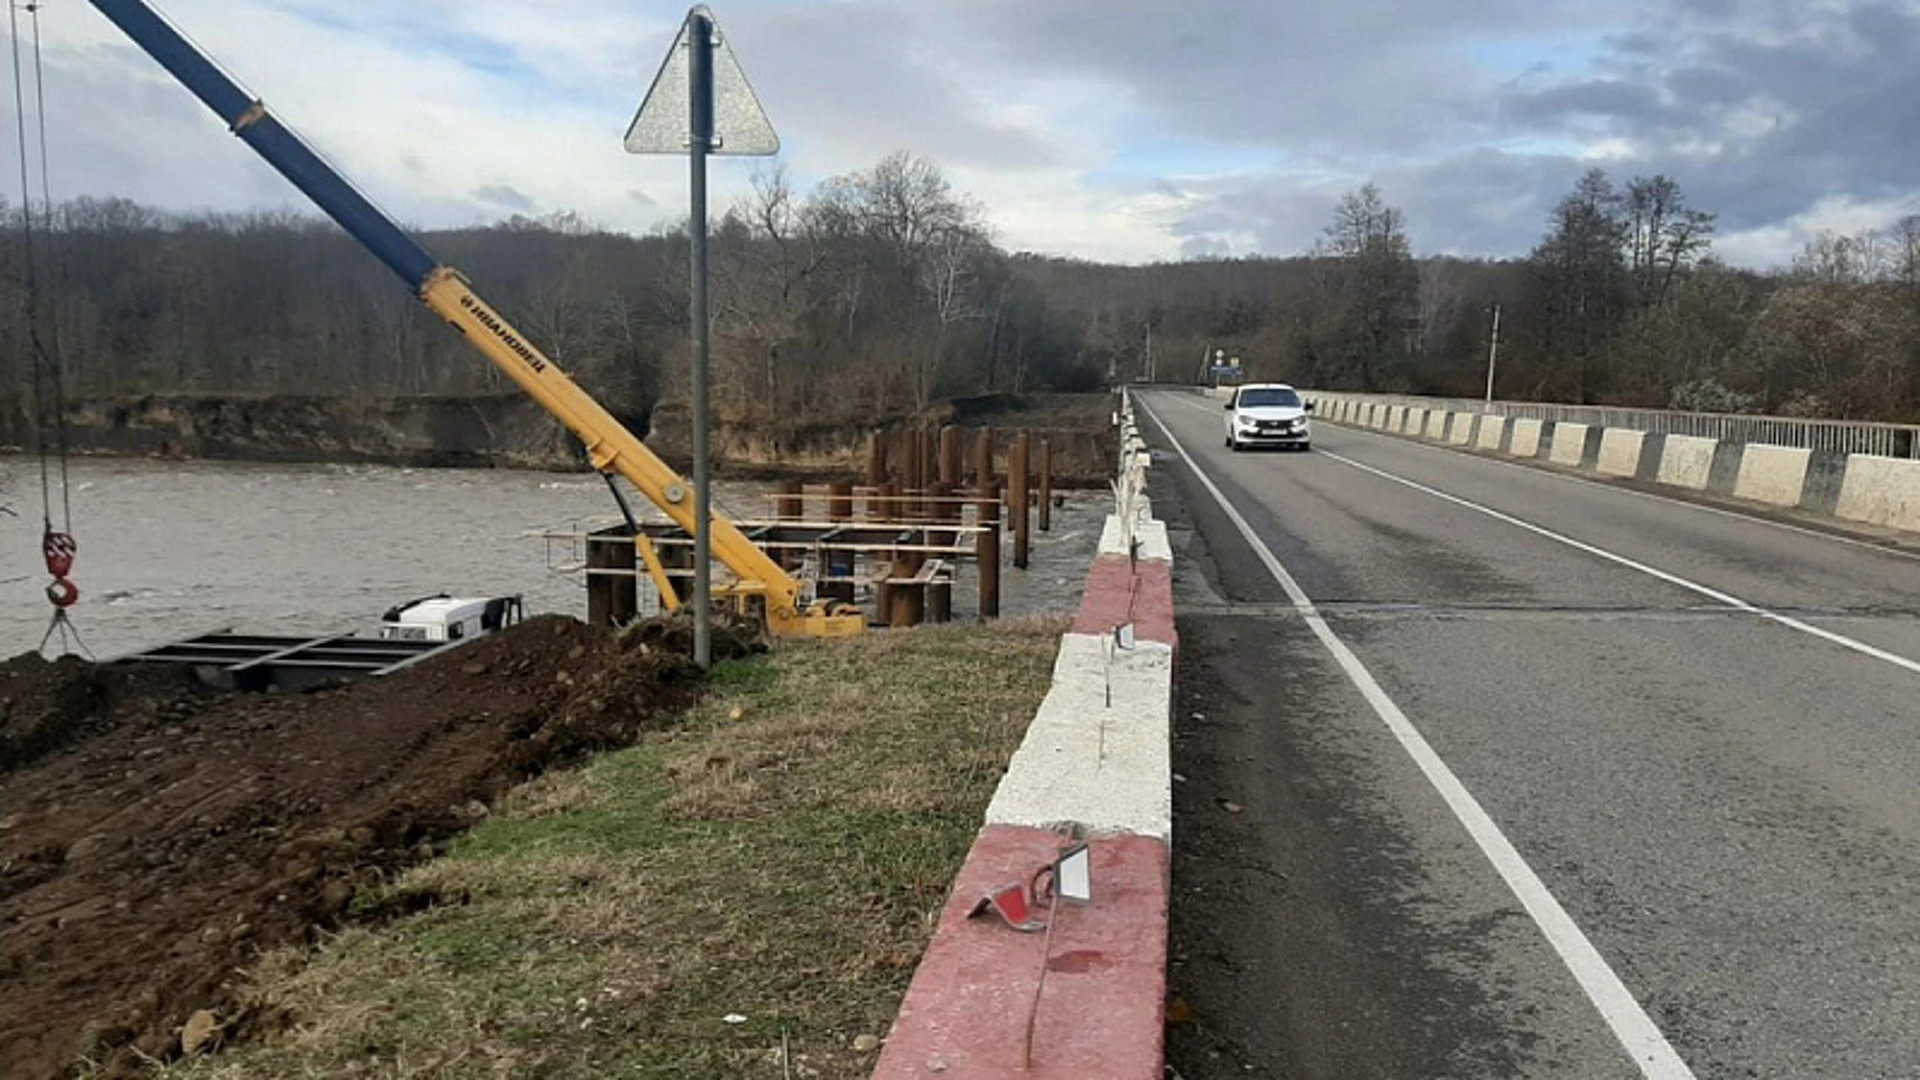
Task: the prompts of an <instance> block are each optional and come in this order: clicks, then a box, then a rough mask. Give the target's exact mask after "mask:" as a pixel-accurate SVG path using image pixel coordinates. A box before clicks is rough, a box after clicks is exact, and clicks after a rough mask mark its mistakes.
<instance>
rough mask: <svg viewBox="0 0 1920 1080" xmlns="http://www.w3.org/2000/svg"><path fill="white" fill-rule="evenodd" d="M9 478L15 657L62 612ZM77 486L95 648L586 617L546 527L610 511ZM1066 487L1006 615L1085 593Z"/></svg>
mask: <svg viewBox="0 0 1920 1080" xmlns="http://www.w3.org/2000/svg"><path fill="white" fill-rule="evenodd" d="M0 474H4V475H5V477H6V481H7V482H6V494H5V496H4V498H3V499H0V502H4V504H5V505H7V506H9V507H11V509H12V511H13V513H14V514H15V515H17V516H13V517H0V655H4V656H13V655H17V654H19V653H22V652H26V651H29V650H32V649H34V648H35V647H36V646H38V645H39V643H40V641H41V637H42V635H43V634H45V633H46V631H47V621H48V615H49V613H50V612H51V610H52V609H51V608H50V607H49V605H48V603H47V600H46V597H45V595H44V593H43V592H42V589H43V587H44V586H45V584H46V581H47V577H46V571H45V567H44V565H43V564H42V562H41V557H40V525H41V510H40V507H41V499H40V478H39V472H38V467H37V465H36V464H35V463H34V462H33V461H31V460H26V459H8V460H0ZM71 491H72V506H73V532H74V535H75V536H76V538H77V539H78V540H79V542H80V553H79V558H78V559H77V560H76V562H75V564H74V570H73V574H72V577H73V580H74V582H75V583H76V584H77V585H78V586H79V587H80V589H81V600H80V603H79V604H78V605H77V606H76V607H75V608H74V609H73V621H74V623H75V625H76V626H77V628H78V629H79V631H80V633H81V634H82V635H83V637H84V639H85V642H86V644H87V646H88V647H89V648H90V649H91V650H92V651H93V653H94V654H95V655H96V656H98V657H100V658H102V659H106V658H110V657H113V656H116V655H120V654H124V653H126V652H130V651H134V650H138V649H143V648H147V647H151V646H154V645H158V644H162V643H164V642H167V641H172V640H175V639H178V638H182V637H188V636H191V635H194V634H197V633H204V632H207V631H212V630H221V629H232V630H238V631H247V632H258V633H272V634H308V633H311V634H315V635H319V634H328V633H345V632H353V631H361V632H371V631H372V628H373V627H374V625H375V624H376V622H377V620H378V619H379V617H380V613H381V612H382V611H383V610H385V609H386V608H387V607H388V606H390V605H392V604H393V603H395V602H397V601H399V600H403V599H407V598H411V597H415V596H421V595H426V594H431V593H437V592H442V591H447V592H454V593H461V594H474V595H480V594H485V595H499V594H506V593H518V594H520V595H521V596H523V597H524V598H525V601H526V605H527V609H528V613H529V614H534V613H539V612H560V613H565V614H570V615H576V616H584V615H585V614H586V591H585V579H584V577H583V576H582V575H581V574H580V573H579V572H578V571H577V570H575V569H573V567H574V566H575V565H576V564H577V562H578V552H577V551H576V550H575V549H574V546H573V545H571V544H569V543H567V542H564V541H552V540H547V539H543V538H542V534H543V533H547V532H565V531H571V530H574V529H577V528H580V527H582V526H591V527H597V526H599V525H603V524H607V523H609V522H611V521H612V520H615V518H614V517H613V515H614V514H615V513H616V511H615V508H614V506H613V501H612V499H611V497H610V496H609V495H608V493H607V489H606V485H605V484H604V482H602V481H601V480H600V479H598V478H597V477H592V476H583V475H579V474H565V473H562V474H550V473H538V472H514V471H505V470H439V469H431V470H429V469H420V470H416V469H401V468H389V467H380V466H347V465H334V466H329V465H315V466H288V465H236V464H224V463H191V464H180V463H172V462H167V463H162V462H150V461H109V460H87V461H77V462H75V463H74V464H73V466H72V470H71ZM769 491H770V489H769V488H768V487H767V486H765V485H758V484H722V485H717V486H716V488H715V493H716V494H715V505H716V506H718V507H719V508H721V509H722V510H724V511H725V512H727V513H729V514H730V515H732V516H734V517H736V518H764V517H768V516H770V508H769V505H768V501H767V496H768V494H769ZM1065 497H1066V500H1067V502H1066V505H1065V507H1063V508H1062V509H1061V510H1058V511H1056V512H1055V515H1054V523H1053V525H1054V527H1053V530H1052V532H1050V533H1040V532H1038V531H1036V532H1035V533H1034V548H1033V561H1032V565H1031V567H1030V568H1029V569H1028V570H1026V571H1019V570H1015V569H1013V568H1012V567H1011V566H1010V565H1009V566H1007V567H1006V568H1005V569H1004V570H1003V572H1002V589H1003V599H1002V611H1003V613H1004V614H1007V615H1018V614H1025V613H1030V612H1036V611H1059V610H1070V609H1071V608H1072V607H1073V606H1074V604H1075V603H1076V602H1077V600H1078V596H1079V587H1080V583H1081V581H1082V579H1083V578H1084V575H1085V571H1086V566H1087V563H1088V561H1089V560H1090V559H1091V558H1092V557H1093V550H1094V547H1095V545H1096V544H1097V543H1098V540H1099V529H1100V522H1101V517H1102V515H1103V513H1104V512H1105V506H1106V503H1107V496H1106V495H1105V494H1104V493H1101V492H1071V493H1067V495H1066V496H1065ZM55 499H56V510H55V513H56V524H57V523H58V517H57V515H58V512H59V511H58V507H57V500H58V491H57V489H56V491H55ZM1010 547H1011V545H1010V544H1009V545H1008V549H1009V550H1010ZM971 584H972V571H971V568H970V567H969V568H966V569H965V570H964V571H963V577H962V581H961V587H960V588H959V589H957V590H956V592H957V593H958V595H956V597H955V603H954V609H955V614H956V616H957V617H971V616H972V615H973V613H974V611H975V610H976V608H975V606H974V601H973V599H972V595H973V594H972V590H971V588H970V586H971ZM50 651H51V650H50Z"/></svg>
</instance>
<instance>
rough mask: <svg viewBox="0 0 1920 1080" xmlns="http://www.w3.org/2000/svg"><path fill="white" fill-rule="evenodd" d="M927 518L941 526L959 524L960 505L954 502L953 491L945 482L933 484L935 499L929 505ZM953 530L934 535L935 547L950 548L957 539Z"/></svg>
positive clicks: (937, 532)
mask: <svg viewBox="0 0 1920 1080" xmlns="http://www.w3.org/2000/svg"><path fill="white" fill-rule="evenodd" d="M927 516H928V517H930V518H932V519H933V520H934V521H936V522H939V523H940V524H943V525H947V524H957V523H958V522H959V520H960V504H959V503H957V502H955V501H953V489H952V488H951V487H948V486H947V482H946V481H945V480H936V481H934V482H933V498H932V499H931V500H930V501H929V502H928V505H927ZM955 535H956V534H955V533H954V532H953V531H952V530H940V531H936V532H935V533H933V540H932V542H933V545H934V546H935V547H950V546H952V544H953V542H954V538H955Z"/></svg>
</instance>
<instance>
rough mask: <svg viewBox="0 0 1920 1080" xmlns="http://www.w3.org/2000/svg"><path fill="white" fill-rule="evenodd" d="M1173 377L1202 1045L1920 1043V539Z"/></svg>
mask: <svg viewBox="0 0 1920 1080" xmlns="http://www.w3.org/2000/svg"><path fill="white" fill-rule="evenodd" d="M1139 400H1140V401H1141V402H1143V403H1144V405H1145V406H1146V409H1145V412H1146V416H1144V417H1143V421H1142V427H1143V429H1144V431H1145V433H1146V435H1147V437H1148V440H1149V442H1150V443H1151V444H1152V445H1153V446H1154V448H1155V451H1156V459H1157V460H1156V470H1157V471H1156V475H1155V477H1154V480H1153V487H1152V491H1153V494H1154V495H1155V508H1156V512H1157V513H1158V514H1159V515H1160V516H1162V517H1164V518H1166V519H1167V520H1168V522H1169V525H1170V528H1171V530H1172V532H1173V536H1174V539H1175V547H1176V550H1175V566H1176V578H1175V589H1176V602H1177V605H1178V607H1179V612H1180V615H1179V630H1180V635H1181V661H1180V663H1181V669H1180V676H1179V677H1180V702H1179V705H1178V708H1179V712H1178V713H1177V715H1176V735H1175V738H1176V744H1175V754H1174V760H1175V769H1176V783H1175V820H1174V860H1175V862H1174V888H1175V900H1174V914H1173V918H1174V931H1173V957H1172V965H1173V966H1172V972H1171V984H1172V991H1173V993H1174V994H1176V995H1177V996H1178V997H1179V998H1180V999H1181V1000H1180V1005H1179V1007H1177V1008H1176V1009H1175V1018H1176V1021H1177V1022H1176V1024H1175V1026H1174V1028H1173V1031H1172V1034H1171V1037H1170V1043H1169V1060H1170V1063H1171V1064H1172V1066H1173V1068H1174V1070H1175V1071H1176V1072H1177V1073H1178V1074H1179V1075H1180V1076H1182V1077H1185V1078H1186V1080H1201V1078H1206V1077H1214V1076H1221V1077H1224V1076H1274V1077H1288V1078H1293V1077H1329V1078H1333V1077H1341V1078H1345V1077H1380V1078H1394V1077H1463V1078H1464V1077H1501V1076H1526V1077H1623V1078H1631V1077H1640V1076H1649V1077H1663V1078H1665V1077H1676V1078H1684V1077H1702V1078H1706V1077H1716V1078H1717V1077H1769V1078H1772V1077H1821V1078H1875V1080H1878V1078H1908V1077H1920V617H1917V616H1916V613H1917V612H1920V559H1916V558H1914V557H1911V556H1908V555H1902V554H1898V553H1892V552H1887V551H1884V550H1881V549H1878V548H1876V547H1873V546H1870V545H1865V544H1853V543H1848V542H1845V541H1842V540H1839V539H1835V538H1832V537H1827V536H1821V535H1816V534H1810V533H1807V532H1804V531H1797V530H1793V529H1789V528H1783V527H1780V526H1779V525H1777V524H1773V523H1770V522H1766V521H1761V520H1755V519H1750V518H1746V517H1742V516H1739V515H1735V514H1728V513H1724V512H1718V511H1715V510H1712V509H1708V508H1702V507H1696V506H1690V505H1686V504H1682V503H1676V502H1672V501H1667V500H1661V499H1655V498H1650V497H1648V496H1646V495H1643V494H1638V493H1635V492H1631V491H1626V490H1622V489H1620V488H1617V487H1612V486H1608V485H1602V484H1595V483H1588V482H1583V481H1580V480H1577V479H1574V478H1570V477H1567V476H1563V475H1559V474H1555V473H1550V472H1545V471H1542V470H1538V469H1531V468H1527V467H1522V466H1517V465H1511V464H1503V463H1500V462H1497V461H1492V460H1488V459H1484V458H1478V457H1473V456H1469V455H1464V454H1459V453H1454V452H1451V451H1447V450H1443V449H1440V448H1437V447H1432V446H1426V445H1421V444H1416V443H1412V442H1409V441H1405V440H1401V439H1394V438H1390V437H1387V436H1382V435H1377V434H1374V433H1370V432H1361V431H1356V430H1353V429H1346V428H1339V427H1335V426H1334V425H1331V424H1327V423H1320V424H1319V425H1318V426H1317V430H1316V436H1315V438H1316V446H1315V450H1314V452H1312V453H1310V454H1294V453H1284V452H1282V453H1259V454H1233V453H1230V452H1228V451H1227V450H1226V449H1224V448H1223V447H1222V446H1221V424H1220V416H1221V411H1220V409H1219V407H1218V403H1217V402H1215V401H1213V400H1211V399H1208V398H1204V397H1200V396H1198V395H1193V394H1186V393H1178V392H1169V391H1160V392H1152V393H1147V394H1142V395H1140V398H1139ZM1162 425H1164V427H1163V426H1162ZM1196 470H1197V471H1196ZM1223 502H1224V503H1225V504H1226V506H1223V505H1222V503H1223ZM1227 507H1231V510H1229V509H1227ZM1249 532H1250V533H1251V534H1252V539H1249V537H1248V536H1247V535H1246V534H1247V533H1249ZM1256 541H1257V543H1256ZM1262 548H1264V549H1265V550H1264V551H1262V550H1261V549H1262ZM1282 577H1285V578H1287V579H1288V582H1287V583H1283V582H1282V580H1281V578H1282ZM1183 1014H1184V1015H1183Z"/></svg>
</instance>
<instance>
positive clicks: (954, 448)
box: [940, 424, 960, 488]
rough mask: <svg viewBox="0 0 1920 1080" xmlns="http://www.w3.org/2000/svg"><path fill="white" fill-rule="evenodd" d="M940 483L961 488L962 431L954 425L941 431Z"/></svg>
mask: <svg viewBox="0 0 1920 1080" xmlns="http://www.w3.org/2000/svg"><path fill="white" fill-rule="evenodd" d="M940 482H941V483H943V484H945V485H947V486H948V487H949V488H957V487H959V486H960V429H959V428H957V427H955V426H953V425H952V424H947V425H944V426H943V427H941V429H940Z"/></svg>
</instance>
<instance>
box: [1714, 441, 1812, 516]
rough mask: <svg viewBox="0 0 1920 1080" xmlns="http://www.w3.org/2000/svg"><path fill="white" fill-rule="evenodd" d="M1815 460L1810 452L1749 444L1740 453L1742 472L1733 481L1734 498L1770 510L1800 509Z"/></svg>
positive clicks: (1794, 448) (1762, 444)
mask: <svg viewBox="0 0 1920 1080" xmlns="http://www.w3.org/2000/svg"><path fill="white" fill-rule="evenodd" d="M1812 458H1813V451H1811V450H1802V449H1799V448H1797V447H1792V446H1768V445H1766V444H1764V443H1748V444H1747V445H1745V446H1743V447H1741V449H1740V471H1739V474H1738V475H1737V476H1736V477H1735V478H1734V482H1733V495H1734V497H1735V498H1740V499H1752V500H1753V501H1755V502H1763V503H1767V504H1768V505H1770V506H1799V505H1800V496H1801V495H1802V494H1803V493H1804V492H1805V490H1806V484H1807V465H1808V463H1809V462H1810V461H1811V460H1812Z"/></svg>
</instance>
